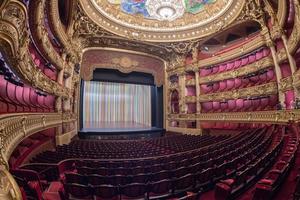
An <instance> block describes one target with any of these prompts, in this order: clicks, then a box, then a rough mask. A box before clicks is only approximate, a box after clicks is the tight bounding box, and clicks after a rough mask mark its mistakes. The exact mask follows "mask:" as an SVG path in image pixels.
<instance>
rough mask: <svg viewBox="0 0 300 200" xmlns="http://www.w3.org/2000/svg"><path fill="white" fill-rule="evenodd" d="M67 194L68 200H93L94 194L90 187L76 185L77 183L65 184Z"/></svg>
mask: <svg viewBox="0 0 300 200" xmlns="http://www.w3.org/2000/svg"><path fill="white" fill-rule="evenodd" d="M64 189H65V193H66V196H67V199H70V200H71V199H74V200H75V199H76V200H79V199H82V200H92V199H93V192H92V189H91V188H90V187H89V186H86V185H81V184H76V183H69V184H68V183H66V184H64Z"/></svg>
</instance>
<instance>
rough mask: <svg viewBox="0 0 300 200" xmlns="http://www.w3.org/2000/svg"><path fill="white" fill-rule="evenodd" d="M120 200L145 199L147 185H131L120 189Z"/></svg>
mask: <svg viewBox="0 0 300 200" xmlns="http://www.w3.org/2000/svg"><path fill="white" fill-rule="evenodd" d="M120 193H121V199H124V200H125V199H145V198H146V197H147V185H146V184H143V183H131V184H127V185H124V186H121V187H120Z"/></svg>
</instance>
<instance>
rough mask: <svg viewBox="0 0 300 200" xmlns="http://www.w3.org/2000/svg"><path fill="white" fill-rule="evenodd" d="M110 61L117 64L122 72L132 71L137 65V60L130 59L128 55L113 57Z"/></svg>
mask: <svg viewBox="0 0 300 200" xmlns="http://www.w3.org/2000/svg"><path fill="white" fill-rule="evenodd" d="M112 63H113V64H114V65H116V66H119V67H118V68H119V70H120V71H121V72H123V73H129V72H132V71H134V69H135V68H136V67H137V66H138V65H139V62H137V61H135V60H131V59H130V58H128V57H121V58H113V59H112Z"/></svg>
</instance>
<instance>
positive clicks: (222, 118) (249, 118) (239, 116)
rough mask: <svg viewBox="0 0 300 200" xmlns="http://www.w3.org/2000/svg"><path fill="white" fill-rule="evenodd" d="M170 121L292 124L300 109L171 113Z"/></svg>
mask: <svg viewBox="0 0 300 200" xmlns="http://www.w3.org/2000/svg"><path fill="white" fill-rule="evenodd" d="M168 121H200V122H238V123H267V124H290V123H298V122H299V121H300V110H285V111H276V110H274V111H255V112H230V113H224V112H222V113H201V114H181V115H179V114H169V115H168Z"/></svg>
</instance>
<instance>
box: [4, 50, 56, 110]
mask: <svg viewBox="0 0 300 200" xmlns="http://www.w3.org/2000/svg"><path fill="white" fill-rule="evenodd" d="M54 102H55V97H54V96H52V95H49V94H46V93H44V92H42V91H39V90H37V89H34V88H33V87H30V86H28V85H26V84H24V83H23V82H22V81H21V80H20V79H19V78H18V77H17V76H16V75H15V74H14V73H13V72H12V71H11V70H10V68H9V67H8V65H7V64H6V63H5V61H4V60H3V59H2V58H1V54H0V114H2V113H15V112H54Z"/></svg>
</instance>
